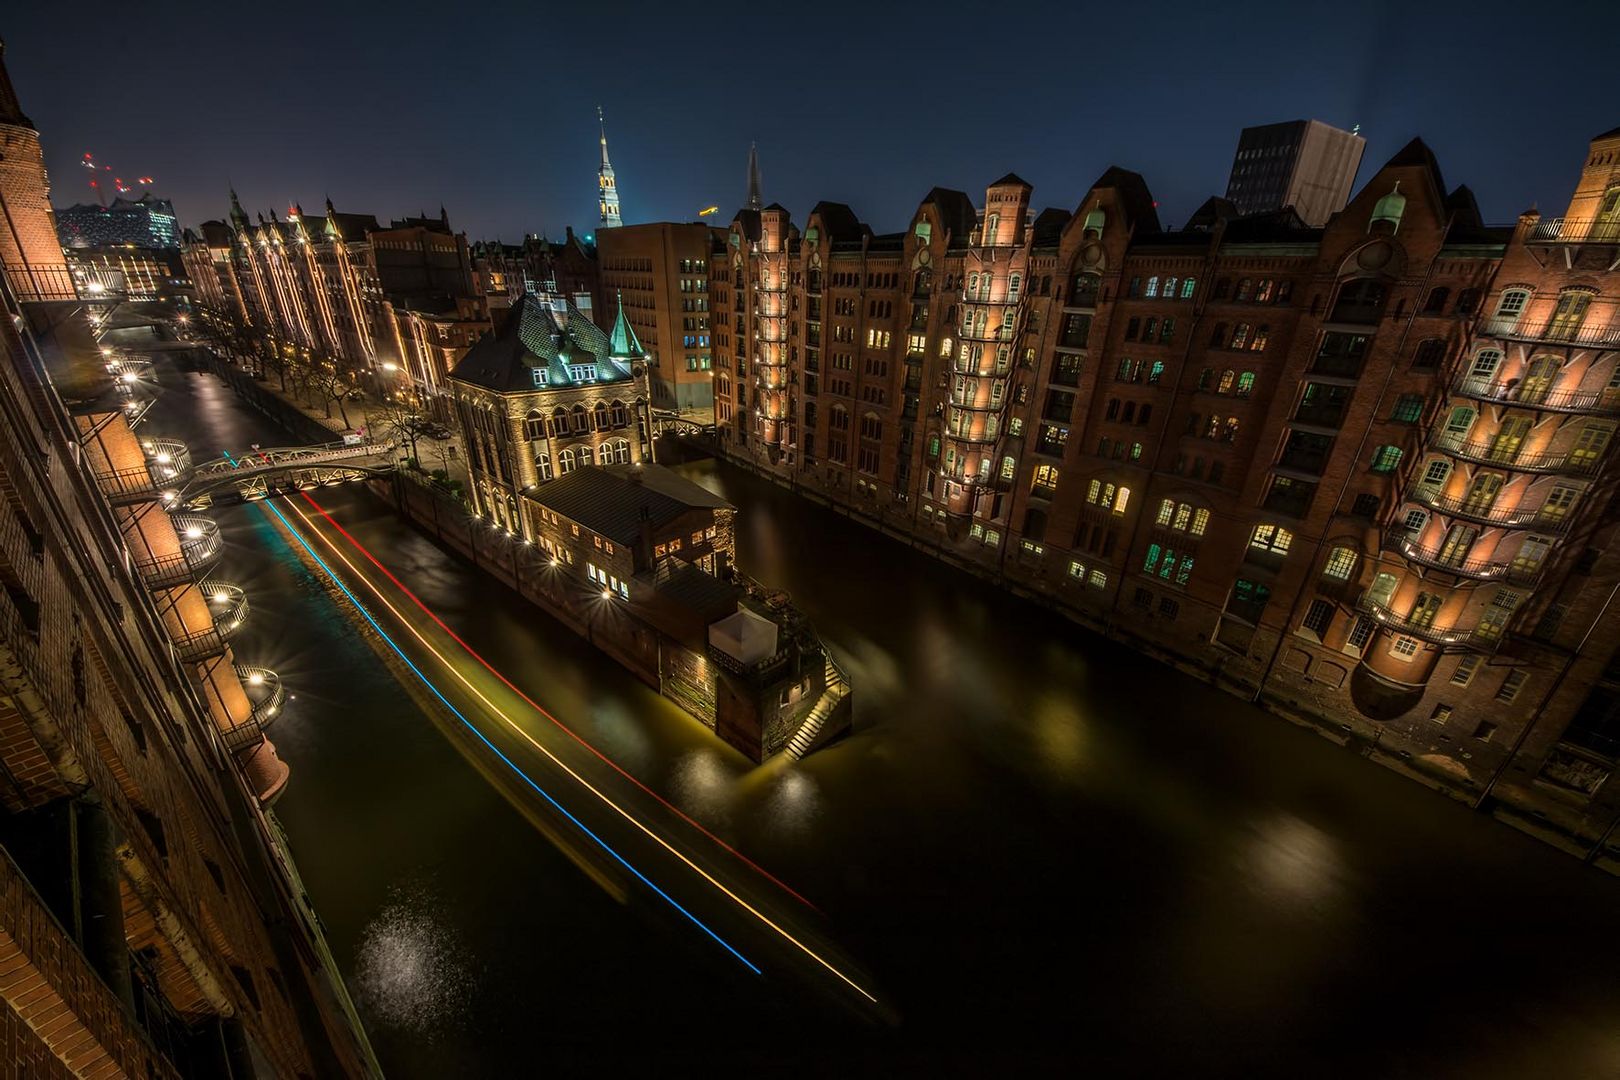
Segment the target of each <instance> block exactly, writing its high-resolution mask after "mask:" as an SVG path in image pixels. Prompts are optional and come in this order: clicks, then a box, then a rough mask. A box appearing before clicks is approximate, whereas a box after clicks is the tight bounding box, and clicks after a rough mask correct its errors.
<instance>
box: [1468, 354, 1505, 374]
mask: <svg viewBox="0 0 1620 1080" xmlns="http://www.w3.org/2000/svg"><path fill="white" fill-rule="evenodd" d="M1501 362H1502V353H1501V351H1500V350H1497V349H1481V350H1479V352H1477V353H1475V354H1474V362H1473V364H1472V365H1471V366H1470V367H1469V369H1468V377H1469V378H1470V379H1482V380H1483V379H1492V378H1495V376H1496V368H1497V365H1499V364H1501Z"/></svg>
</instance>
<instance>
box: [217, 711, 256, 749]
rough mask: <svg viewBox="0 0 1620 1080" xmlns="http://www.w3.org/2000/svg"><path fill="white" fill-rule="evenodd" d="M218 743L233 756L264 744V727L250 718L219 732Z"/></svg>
mask: <svg viewBox="0 0 1620 1080" xmlns="http://www.w3.org/2000/svg"><path fill="white" fill-rule="evenodd" d="M219 741H220V743H221V744H222V745H223V746H224V747H225V749H226V750H229V751H230V752H231V753H233V754H234V753H238V752H240V751H242V750H250V749H252V748H253V747H255V746H258V745H259V744H260V743H262V742H264V726H263V725H262V724H260V723H259V722H258V721H257V720H255V719H254V718H253V717H251V716H250V717H248V718H247V719H246V720H244V721H242V722H241V723H240V724H237V725H236V726H235V727H229V728H225V729H224V730H223V731H221V732H220V733H219Z"/></svg>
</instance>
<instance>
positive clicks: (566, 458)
mask: <svg viewBox="0 0 1620 1080" xmlns="http://www.w3.org/2000/svg"><path fill="white" fill-rule="evenodd" d="M573 471H574V450H573V448H572V447H570V448H569V449H567V450H564V451H563V452H562V453H560V454H558V455H557V472H558V475H561V476H567V475H568V474H569V473H571V472H573Z"/></svg>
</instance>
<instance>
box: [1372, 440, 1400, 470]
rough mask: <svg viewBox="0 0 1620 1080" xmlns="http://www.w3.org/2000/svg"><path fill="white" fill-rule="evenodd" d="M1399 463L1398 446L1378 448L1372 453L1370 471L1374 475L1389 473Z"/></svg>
mask: <svg viewBox="0 0 1620 1080" xmlns="http://www.w3.org/2000/svg"><path fill="white" fill-rule="evenodd" d="M1400 463H1401V448H1400V447H1398V446H1380V447H1379V448H1378V449H1377V450H1375V451H1374V452H1373V462H1372V470H1373V472H1376V473H1391V472H1394V471H1395V470H1396V468H1397V467H1399V465H1400Z"/></svg>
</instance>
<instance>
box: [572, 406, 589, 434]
mask: <svg viewBox="0 0 1620 1080" xmlns="http://www.w3.org/2000/svg"><path fill="white" fill-rule="evenodd" d="M572 416H573V421H574V431H575V433H579V432H584V431H589V430H591V418H590V416H589V414H587V413H586V412H585V406H583V405H575V406H574V408H573V412H572Z"/></svg>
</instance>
